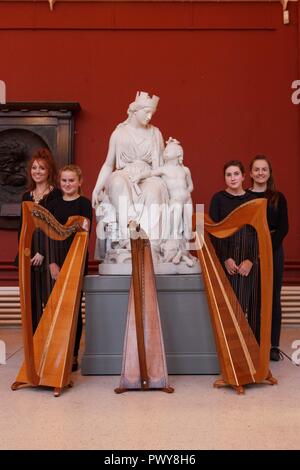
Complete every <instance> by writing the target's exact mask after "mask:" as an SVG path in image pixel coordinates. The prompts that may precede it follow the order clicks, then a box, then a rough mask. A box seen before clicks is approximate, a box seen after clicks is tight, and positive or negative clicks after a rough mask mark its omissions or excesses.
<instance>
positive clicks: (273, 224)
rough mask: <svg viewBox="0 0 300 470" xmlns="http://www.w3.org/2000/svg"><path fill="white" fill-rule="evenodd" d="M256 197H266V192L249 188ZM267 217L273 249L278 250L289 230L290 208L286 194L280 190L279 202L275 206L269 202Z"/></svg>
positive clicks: (249, 191) (250, 192)
mask: <svg viewBox="0 0 300 470" xmlns="http://www.w3.org/2000/svg"><path fill="white" fill-rule="evenodd" d="M248 193H249V194H251V195H252V197H253V196H254V198H265V197H266V192H264V191H263V192H256V191H252V190H250V189H249V190H248ZM267 219H268V225H269V229H270V231H271V237H272V245H273V250H277V249H278V248H279V247H280V245H281V244H282V242H283V239H284V237H285V236H286V235H287V233H288V231H289V219H288V208H287V201H286V198H285V196H284V195H283V194H282V193H280V192H279V191H278V204H277V205H276V206H275V205H273V204H270V203H269V202H268V208H267Z"/></svg>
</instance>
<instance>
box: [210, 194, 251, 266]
mask: <svg viewBox="0 0 300 470" xmlns="http://www.w3.org/2000/svg"><path fill="white" fill-rule="evenodd" d="M253 199H255V197H254V196H253V195H252V194H251V193H250V192H247V191H246V192H245V194H242V195H240V196H235V195H233V194H229V193H228V192H227V191H219V192H218V193H216V194H214V196H213V197H212V199H211V202H210V207H209V215H210V217H211V218H212V220H213V221H214V222H221V220H223V219H225V217H227V216H228V215H229V214H230V213H231V212H232V211H233V210H234V209H236V208H237V207H239V206H241V205H242V204H245V203H246V202H249V201H251V200H253ZM255 235H256V234H255V230H254V229H253V228H252V227H251V226H250V225H246V226H245V227H243V228H242V229H241V230H239V231H238V232H236V233H235V234H234V235H232V236H231V237H227V238H225V239H222V240H218V241H217V240H216V239H215V237H213V238H212V240H213V243H214V246H215V249H216V252H217V255H218V257H219V259H220V260H221V261H226V259H228V258H232V259H234V260H235V262H236V263H240V262H241V261H243V260H245V259H249V260H250V261H252V262H253V261H254V258H255V257H256V255H255V253H256V249H255V247H254V244H255V243H256V236H255Z"/></svg>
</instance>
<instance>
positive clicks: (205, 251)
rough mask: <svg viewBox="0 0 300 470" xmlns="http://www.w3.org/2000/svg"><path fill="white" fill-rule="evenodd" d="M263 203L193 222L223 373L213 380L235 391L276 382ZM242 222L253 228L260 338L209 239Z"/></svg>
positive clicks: (233, 230) (270, 270)
mask: <svg viewBox="0 0 300 470" xmlns="http://www.w3.org/2000/svg"><path fill="white" fill-rule="evenodd" d="M266 209H267V201H266V200H265V199H256V200H253V201H250V202H247V203H245V204H243V205H241V206H240V207H238V208H237V209H235V210H234V211H233V212H231V214H229V215H228V216H227V217H226V218H225V219H224V220H223V221H221V222H219V223H213V222H212V220H211V219H210V218H209V217H208V216H207V215H205V216H204V227H202V230H200V228H201V226H200V225H198V227H196V239H197V242H198V246H197V254H198V258H199V261H200V264H201V267H202V274H203V279H204V284H205V288H206V292H207V298H208V305H209V310H210V315H211V321H212V326H213V330H214V335H215V341H216V347H217V352H218V357H219V362H220V368H221V374H222V379H220V380H217V381H216V382H215V384H214V386H215V387H221V386H223V385H230V386H231V387H233V388H235V389H236V390H237V392H238V393H239V394H240V393H244V387H243V386H244V385H246V384H251V383H261V382H264V381H266V382H268V383H270V384H275V383H277V380H276V379H275V378H274V377H273V376H272V374H271V372H270V370H269V356H270V347H271V345H270V338H271V317H272V279H273V261H272V243H271V238H270V232H269V228H268V224H267V219H266ZM197 218H198V221H200V220H201V216H200V217H197ZM196 223H198V222H196ZM245 225H250V226H252V227H253V228H254V229H255V231H256V234H257V247H258V259H259V272H260V344H258V342H257V340H256V338H255V336H254V334H253V332H252V329H251V328H250V325H249V323H248V321H247V319H246V317H245V314H244V312H243V310H242V308H241V306H240V305H239V302H238V301H237V297H236V295H235V293H234V292H233V288H232V286H231V284H230V282H229V280H228V278H227V276H226V274H225V271H224V269H223V267H222V264H221V263H220V261H219V258H218V256H217V255H216V252H215V250H214V246H213V244H212V242H211V239H210V235H213V236H214V237H216V238H217V239H224V238H225V237H229V236H231V235H233V234H234V233H236V232H237V231H238V230H240V229H241V228H242V227H244V226H245ZM233 299H234V301H233Z"/></svg>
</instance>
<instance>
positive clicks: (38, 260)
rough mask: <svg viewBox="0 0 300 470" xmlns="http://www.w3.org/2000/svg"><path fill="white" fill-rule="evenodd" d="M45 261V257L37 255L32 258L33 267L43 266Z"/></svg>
mask: <svg viewBox="0 0 300 470" xmlns="http://www.w3.org/2000/svg"><path fill="white" fill-rule="evenodd" d="M43 261H44V256H43V255H41V254H40V253H36V254H35V255H34V257H33V258H31V260H30V263H31V266H41V265H42V263H43Z"/></svg>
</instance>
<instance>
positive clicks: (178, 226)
mask: <svg viewBox="0 0 300 470" xmlns="http://www.w3.org/2000/svg"><path fill="white" fill-rule="evenodd" d="M158 101H159V98H158V97H157V96H155V95H153V96H152V97H150V96H149V95H148V93H146V92H138V93H137V95H136V98H135V101H134V102H132V103H131V104H130V105H129V108H128V111H127V113H128V118H127V120H126V121H124V122H122V123H121V124H119V125H118V126H117V127H116V129H115V130H114V131H113V133H112V135H111V138H110V142H109V149H108V154H107V157H106V160H105V162H104V164H103V166H102V168H101V170H100V172H99V175H98V179H97V182H96V185H95V188H94V191H93V197H92V201H93V207H94V208H95V209H96V217H97V222H98V223H97V246H98V250H97V255H98V258H100V259H104V263H115V264H118V263H129V262H130V242H129V235H128V227H127V226H128V221H129V220H134V221H136V222H137V223H139V224H140V225H141V227H142V228H143V229H144V231H145V232H146V233H147V234H148V237H149V238H150V240H151V247H152V255H153V261H154V263H167V262H168V263H170V262H173V263H180V262H185V263H186V265H187V266H191V265H193V264H194V259H193V257H192V256H191V255H190V254H189V253H188V251H187V250H186V249H185V246H184V240H188V239H190V238H191V213H192V203H191V196H190V193H191V191H192V189H193V184H192V179H191V174H190V171H189V170H188V169H187V168H186V167H183V166H182V158H183V151H182V148H181V146H180V145H179V143H178V142H177V141H176V140H174V139H171V141H169V142H168V143H167V147H166V149H165V150H164V142H163V138H162V134H161V132H160V130H159V129H158V128H157V127H155V126H153V125H151V124H150V120H151V118H152V116H153V114H154V113H155V111H156V108H157V104H158ZM169 157H170V158H169ZM164 160H165V161H164ZM164 163H165V164H164Z"/></svg>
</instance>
